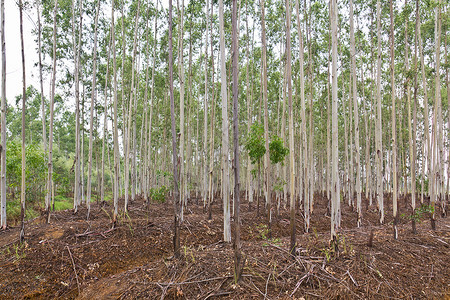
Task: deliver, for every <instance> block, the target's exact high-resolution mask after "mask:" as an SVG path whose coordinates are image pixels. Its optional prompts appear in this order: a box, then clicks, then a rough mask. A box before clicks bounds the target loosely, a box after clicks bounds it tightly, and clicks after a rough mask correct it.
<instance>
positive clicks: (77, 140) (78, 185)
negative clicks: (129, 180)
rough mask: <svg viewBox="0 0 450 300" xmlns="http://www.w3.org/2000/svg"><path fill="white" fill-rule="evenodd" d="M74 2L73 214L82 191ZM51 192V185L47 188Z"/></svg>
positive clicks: (73, 12)
mask: <svg viewBox="0 0 450 300" xmlns="http://www.w3.org/2000/svg"><path fill="white" fill-rule="evenodd" d="M75 3H76V1H73V2H72V44H73V58H74V85H75V122H76V123H75V158H74V159H75V187H74V194H73V197H74V198H73V206H74V207H73V209H74V213H77V212H78V206H79V205H80V203H81V197H82V189H81V185H82V182H81V163H82V162H81V155H80V151H81V149H80V148H81V146H80V143H81V142H80V84H79V83H80V80H79V75H80V73H79V66H80V62H79V61H80V47H81V28H82V20H83V19H82V16H83V13H82V0H80V3H79V5H80V9H79V13H80V25H79V26H80V30H79V32H78V42H77V41H76V40H77V35H76V30H75V19H76V18H75V17H76V10H75V7H76V6H75ZM49 189H50V190H51V185H50V186H49Z"/></svg>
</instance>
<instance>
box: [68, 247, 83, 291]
mask: <svg viewBox="0 0 450 300" xmlns="http://www.w3.org/2000/svg"><path fill="white" fill-rule="evenodd" d="M66 248H67V251H69V255H70V259H71V260H72V265H73V272H74V273H75V278H76V280H77V288H78V295H80V282H79V281H78V275H77V270H76V268H75V262H74V261H73V257H72V252H70V248H69V246H66Z"/></svg>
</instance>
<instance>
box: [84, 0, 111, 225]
mask: <svg viewBox="0 0 450 300" xmlns="http://www.w3.org/2000/svg"><path fill="white" fill-rule="evenodd" d="M99 12H100V0H97V8H96V10H95V21H94V23H95V24H94V48H93V50H92V52H93V55H92V56H93V59H92V60H93V62H92V95H91V108H90V121H89V157H88V182H87V197H86V206H87V217H86V218H87V219H88V220H89V213H90V212H91V190H92V186H91V183H92V151H93V141H94V106H95V99H96V98H97V88H96V85H97V27H98V15H99ZM105 108H106V107H105ZM105 113H106V110H105Z"/></svg>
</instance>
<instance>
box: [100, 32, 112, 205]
mask: <svg viewBox="0 0 450 300" xmlns="http://www.w3.org/2000/svg"><path fill="white" fill-rule="evenodd" d="M111 47H112V37H111V38H110V40H109V47H108V63H107V64H106V76H105V103H104V109H105V115H104V119H103V141H102V162H101V169H102V175H101V178H100V181H101V185H100V202H101V203H103V201H104V200H105V147H106V140H107V139H108V80H109V60H110V57H111ZM108 150H109V147H108ZM108 152H109V151H108ZM108 159H109V154H108ZM110 170H111V168H110Z"/></svg>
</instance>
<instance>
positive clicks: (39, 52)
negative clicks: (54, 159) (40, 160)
mask: <svg viewBox="0 0 450 300" xmlns="http://www.w3.org/2000/svg"><path fill="white" fill-rule="evenodd" d="M40 6H41V2H40V1H39V0H36V15H37V27H38V57H39V86H40V91H41V111H42V144H43V146H44V156H45V155H47V129H46V125H45V118H46V117H45V97H44V82H43V76H42V46H41V32H42V29H41V12H40ZM44 160H47V158H44ZM46 189H47V187H46ZM48 208H50V203H49V201H48V199H47V198H45V210H46V211H47V209H48Z"/></svg>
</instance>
